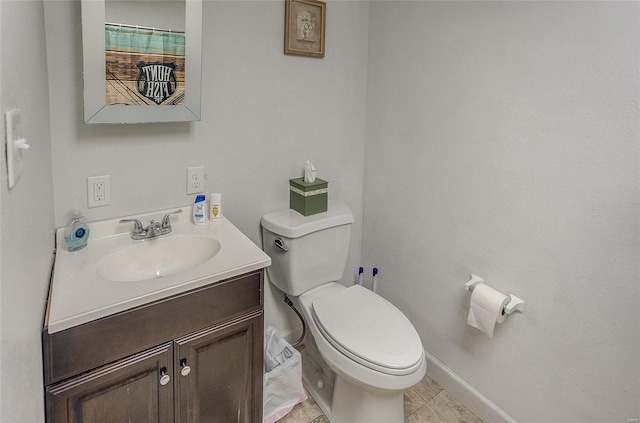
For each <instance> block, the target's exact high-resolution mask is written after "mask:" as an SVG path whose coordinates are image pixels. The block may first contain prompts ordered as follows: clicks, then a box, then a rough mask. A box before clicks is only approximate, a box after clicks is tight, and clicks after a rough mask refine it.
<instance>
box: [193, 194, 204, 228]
mask: <svg viewBox="0 0 640 423" xmlns="http://www.w3.org/2000/svg"><path fill="white" fill-rule="evenodd" d="M204 219H205V197H204V194H198V195H197V196H196V200H195V202H194V203H193V223H195V224H196V225H204Z"/></svg>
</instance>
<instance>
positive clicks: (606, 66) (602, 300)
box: [362, 2, 640, 422]
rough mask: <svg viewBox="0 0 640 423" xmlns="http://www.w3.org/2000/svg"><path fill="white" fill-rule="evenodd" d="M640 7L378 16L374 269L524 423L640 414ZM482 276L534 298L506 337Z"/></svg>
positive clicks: (545, 6) (525, 7)
mask: <svg viewBox="0 0 640 423" xmlns="http://www.w3.org/2000/svg"><path fill="white" fill-rule="evenodd" d="M638 16H639V5H638V3H637V2H372V3H371V8H370V37H369V64H370V65H369V73H368V77H369V81H368V91H367V93H368V103H367V146H366V170H365V203H364V210H365V220H364V232H363V233H364V236H363V244H362V245H363V247H362V248H363V259H364V260H363V261H364V262H365V263H367V265H368V266H369V267H370V266H373V265H378V267H380V272H381V273H380V279H379V281H378V283H379V286H380V292H381V294H382V295H383V296H384V297H386V298H388V299H390V300H391V301H392V302H393V303H395V304H397V305H398V306H399V307H400V308H401V309H403V310H404V311H405V312H406V313H407V314H408V316H409V318H410V319H411V321H412V322H413V323H414V325H416V327H417V328H418V331H419V333H420V335H421V337H422V341H423V343H424V346H425V349H426V350H427V351H428V352H430V353H431V354H432V355H433V356H435V357H436V358H437V359H439V360H440V361H441V362H443V363H444V365H445V366H446V367H448V368H449V369H451V370H453V372H455V373H456V374H457V375H458V376H460V377H461V378H462V379H464V380H466V381H467V382H468V383H469V384H470V385H471V386H473V387H474V388H476V389H477V390H478V391H480V392H481V393H482V394H484V396H485V397H487V398H488V399H489V400H491V401H493V402H494V403H496V404H497V405H498V406H499V407H501V408H502V409H503V410H505V411H506V412H507V413H509V414H510V415H511V416H512V417H514V418H515V419H516V420H518V421H521V422H614V421H619V422H626V421H627V419H632V418H638V417H639V416H640V402H638V398H640V369H639V365H640V360H639V356H638V351H640V340H639V337H640V331H639V323H640V322H639V317H638V313H637V309H638V300H639V299H640V298H639V291H638V290H639V284H638V274H639V270H640V268H639V259H638V258H639V257H640V233H639V220H638V216H639V215H640V213H639V212H640V209H639V204H638V201H639V194H640V189H639V184H640V175H639V158H640V155H639V143H638V138H639V133H638V127H639V125H638V124H639V119H638V100H639V98H640V96H639V89H638V81H639V78H638V76H639V66H638V60H639V58H638V52H639V51H640V46H639V40H640V34H639V32H638V28H639V24H638ZM471 273H476V274H478V275H481V276H483V277H485V279H486V280H487V282H488V283H489V284H491V285H493V286H494V287H495V288H497V289H499V290H502V291H504V292H505V293H514V294H516V295H518V296H521V297H522V298H523V299H524V300H525V301H526V302H527V303H526V305H525V311H524V314H515V315H513V316H512V317H509V318H508V319H507V320H506V321H505V322H504V323H503V324H501V325H499V327H497V328H496V331H495V335H494V338H493V339H489V338H487V337H485V336H484V335H483V334H482V333H480V332H479V331H477V330H476V329H474V328H471V327H470V326H468V325H467V324H466V317H467V310H468V306H469V298H470V296H469V294H468V293H467V292H465V291H464V290H463V288H464V283H465V282H466V281H467V280H468V278H469V275H470V274H471Z"/></svg>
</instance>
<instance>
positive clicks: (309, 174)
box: [304, 160, 316, 183]
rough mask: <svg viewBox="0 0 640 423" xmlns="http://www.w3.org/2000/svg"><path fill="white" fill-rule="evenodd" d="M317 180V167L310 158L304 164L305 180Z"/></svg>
mask: <svg viewBox="0 0 640 423" xmlns="http://www.w3.org/2000/svg"><path fill="white" fill-rule="evenodd" d="M315 180H316V167H315V166H314V165H313V163H311V162H310V161H309V160H307V162H306V163H305V165H304V181H305V182H307V183H311V182H313V181H315Z"/></svg>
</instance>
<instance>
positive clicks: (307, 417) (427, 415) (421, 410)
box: [278, 376, 482, 423]
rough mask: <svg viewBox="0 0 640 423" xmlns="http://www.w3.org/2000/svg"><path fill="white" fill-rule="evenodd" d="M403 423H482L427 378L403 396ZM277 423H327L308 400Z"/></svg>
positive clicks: (325, 418)
mask: <svg viewBox="0 0 640 423" xmlns="http://www.w3.org/2000/svg"><path fill="white" fill-rule="evenodd" d="M404 415H405V419H404V421H405V423H482V420H480V419H479V418H478V417H476V416H475V415H474V414H473V413H472V412H471V411H469V410H468V409H467V408H466V407H465V406H463V405H462V404H460V403H459V402H458V401H457V400H456V399H455V398H453V397H452V396H451V395H450V394H449V393H448V392H447V391H445V390H444V389H442V388H441V387H440V385H438V384H437V383H436V382H434V381H433V380H432V379H431V378H429V377H428V376H425V377H424V379H422V381H420V383H418V384H417V385H416V386H414V387H412V388H410V389H408V390H407V391H405V393H404ZM278 423H330V422H329V419H327V417H326V416H325V415H324V414H322V411H321V410H320V407H318V404H316V402H315V401H314V400H313V398H311V396H310V395H309V399H307V400H306V401H304V402H302V403H300V404H298V405H297V406H296V407H295V408H294V409H293V410H291V413H289V414H287V415H286V416H285V417H284V418H282V419H280V420H279V421H278Z"/></svg>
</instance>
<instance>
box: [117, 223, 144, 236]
mask: <svg viewBox="0 0 640 423" xmlns="http://www.w3.org/2000/svg"><path fill="white" fill-rule="evenodd" d="M127 222H133V232H132V233H134V234H140V233H142V232H144V228H143V227H142V222H140V221H139V220H138V219H122V220H120V223H127Z"/></svg>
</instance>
